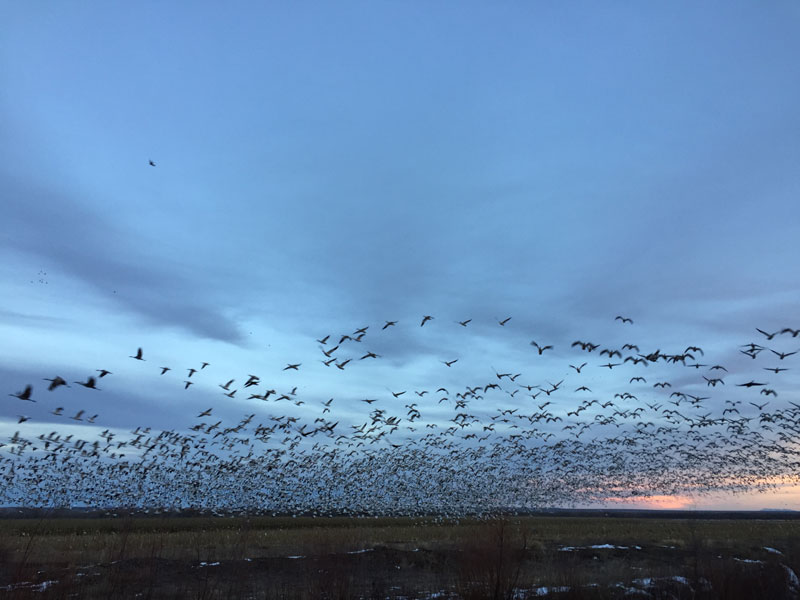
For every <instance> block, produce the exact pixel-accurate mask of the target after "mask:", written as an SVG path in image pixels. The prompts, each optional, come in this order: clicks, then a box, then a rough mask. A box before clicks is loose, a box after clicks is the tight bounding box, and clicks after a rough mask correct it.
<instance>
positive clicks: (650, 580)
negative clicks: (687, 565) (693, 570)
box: [617, 575, 689, 587]
mask: <svg viewBox="0 0 800 600" xmlns="http://www.w3.org/2000/svg"><path fill="white" fill-rule="evenodd" d="M658 580H662V581H675V582H677V583H682V584H683V585H689V580H688V579H686V577H681V576H680V575H672V576H671V577H659V578H654V577H644V578H642V579H634V580H633V581H632V582H631V583H633V584H635V585H639V586H643V587H649V586H651V585H655V584H656V581H658ZM617 585H622V584H617Z"/></svg>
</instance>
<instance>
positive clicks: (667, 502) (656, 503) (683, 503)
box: [605, 496, 697, 510]
mask: <svg viewBox="0 0 800 600" xmlns="http://www.w3.org/2000/svg"><path fill="white" fill-rule="evenodd" d="M605 501H606V502H608V503H611V504H624V505H626V506H628V507H630V508H644V509H662V510H682V509H686V508H691V507H693V506H696V505H697V500H696V499H694V498H690V497H689V496H637V497H635V498H606V499H605Z"/></svg>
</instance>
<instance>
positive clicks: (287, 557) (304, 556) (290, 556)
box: [286, 555, 305, 558]
mask: <svg viewBox="0 0 800 600" xmlns="http://www.w3.org/2000/svg"><path fill="white" fill-rule="evenodd" d="M286 558H305V556H299V555H298V556H287V557H286Z"/></svg>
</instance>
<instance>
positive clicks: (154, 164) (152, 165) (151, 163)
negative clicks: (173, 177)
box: [147, 160, 169, 170]
mask: <svg viewBox="0 0 800 600" xmlns="http://www.w3.org/2000/svg"><path fill="white" fill-rule="evenodd" d="M147 162H148V163H149V164H150V166H151V167H155V166H156V163H154V162H153V161H152V160H148V161H147ZM167 170H169V169H167Z"/></svg>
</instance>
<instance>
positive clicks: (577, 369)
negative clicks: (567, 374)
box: [570, 363, 587, 373]
mask: <svg viewBox="0 0 800 600" xmlns="http://www.w3.org/2000/svg"><path fill="white" fill-rule="evenodd" d="M586 364H587V363H583V364H582V365H581V366H580V367H576V366H575V365H570V367H572V368H573V369H575V370H576V371H577V372H578V373H580V372H581V369H582V368H583V367H585V366H586Z"/></svg>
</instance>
